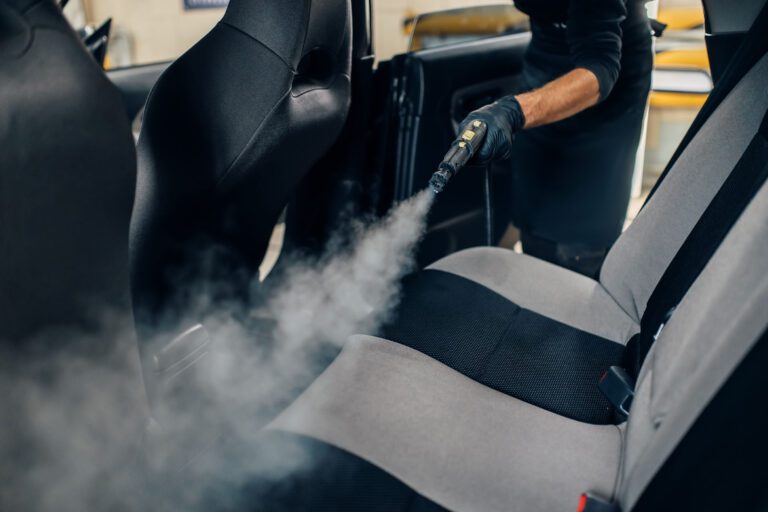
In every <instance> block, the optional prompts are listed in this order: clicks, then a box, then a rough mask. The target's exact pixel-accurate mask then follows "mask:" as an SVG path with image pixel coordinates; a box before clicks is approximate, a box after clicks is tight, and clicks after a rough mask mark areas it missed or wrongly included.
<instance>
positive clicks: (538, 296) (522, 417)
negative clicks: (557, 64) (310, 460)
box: [271, 9, 768, 511]
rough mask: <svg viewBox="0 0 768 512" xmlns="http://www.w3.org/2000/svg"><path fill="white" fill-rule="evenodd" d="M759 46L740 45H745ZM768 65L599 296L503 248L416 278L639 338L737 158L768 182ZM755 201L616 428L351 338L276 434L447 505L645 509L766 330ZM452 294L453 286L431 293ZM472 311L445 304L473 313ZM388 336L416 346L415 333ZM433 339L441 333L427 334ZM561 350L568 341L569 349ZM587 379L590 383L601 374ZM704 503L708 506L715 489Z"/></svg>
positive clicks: (581, 282) (712, 126) (708, 129)
mask: <svg viewBox="0 0 768 512" xmlns="http://www.w3.org/2000/svg"><path fill="white" fill-rule="evenodd" d="M767 13H768V9H764V10H763V12H762V14H761V16H760V18H759V20H758V21H757V22H756V24H755V26H754V27H753V29H752V36H755V34H758V35H759V36H762V35H763V34H764V30H765V28H764V25H765V23H766V22H767V21H768V14H767ZM761 39H763V42H762V44H764V43H765V42H764V38H762V37H759V38H757V40H761ZM755 40H756V37H751V41H752V44H754V41H755ZM743 51H754V47H752V48H746V50H745V48H744V47H742V52H743ZM765 53H766V48H764V47H763V49H762V50H761V51H760V53H759V54H758V55H756V56H755V61H756V63H755V64H754V65H753V66H752V67H751V69H750V70H749V71H748V73H746V74H745V76H744V77H743V78H742V79H741V80H740V81H739V83H738V84H737V85H736V86H735V87H734V88H733V90H732V91H730V93H729V94H728V95H727V96H726V98H725V99H724V100H723V102H722V104H720V105H719V106H718V107H717V108H716V109H715V110H714V111H713V113H712V115H711V116H710V118H709V119H708V120H707V121H706V122H705V123H704V124H703V126H702V127H701V129H700V130H699V131H698V133H697V134H696V136H695V137H694V138H693V139H692V141H691V143H690V144H689V146H688V147H687V148H686V149H685V151H683V153H682V154H681V156H680V158H679V159H678V161H677V163H676V164H675V166H674V167H673V168H672V170H671V172H670V173H669V174H668V175H667V177H666V179H665V180H664V182H663V183H662V184H661V185H660V186H659V188H658V190H657V192H656V194H654V196H653V198H652V199H651V201H650V202H649V204H648V206H647V207H646V208H645V209H644V210H643V212H641V214H640V216H639V217H638V219H637V220H636V222H635V223H634V224H633V225H632V226H631V227H630V229H629V230H628V231H627V232H626V233H625V234H624V235H623V236H622V238H621V239H620V240H619V242H618V243H617V244H616V246H615V247H614V248H613V250H612V251H611V254H609V257H608V260H607V261H606V265H605V267H604V269H603V272H602V274H601V279H600V282H599V283H598V282H594V281H589V280H585V279H586V278H582V277H580V276H579V277H577V276H575V275H571V274H570V273H567V271H562V270H560V269H557V268H556V267H553V266H549V265H548V264H546V263H543V262H538V261H535V260H533V259H530V258H526V257H524V256H517V255H513V254H511V253H509V252H506V251H503V250H501V249H475V250H470V251H464V252H462V253H459V254H456V255H454V256H451V257H449V258H446V259H445V260H443V261H442V262H438V263H437V264H436V265H434V266H433V267H432V270H429V271H428V272H442V273H446V274H453V275H454V276H459V277H461V278H462V279H465V280H467V281H474V282H475V283H480V285H482V286H484V287H486V288H488V289H489V290H492V291H493V292H495V293H496V295H497V296H501V297H504V298H506V299H508V300H509V301H510V302H511V301H516V302H519V303H520V304H521V305H522V307H523V308H527V309H528V310H529V311H533V312H535V313H536V314H537V315H538V316H540V317H544V318H549V319H550V320H551V321H552V322H556V323H557V324H558V325H559V326H563V325H564V326H566V327H570V328H571V329H573V330H583V331H584V332H587V333H588V334H591V335H596V334H599V335H600V336H606V338H604V339H608V340H611V341H613V342H615V343H617V344H619V345H621V344H623V343H625V342H626V341H627V340H628V339H629V338H627V337H625V336H626V334H627V333H628V332H629V333H631V332H632V331H633V330H634V331H635V332H637V331H638V330H639V328H640V325H639V324H640V323H641V318H642V316H643V313H644V311H645V310H646V307H647V305H648V303H649V300H650V299H651V296H652V294H653V291H654V289H655V288H656V286H657V284H658V283H659V281H660V280H661V279H662V276H663V275H664V273H665V272H666V269H667V268H668V267H669V265H670V264H671V262H672V261H673V260H674V258H675V255H676V254H677V253H678V252H679V251H680V249H681V247H683V245H684V244H685V241H686V240H687V239H689V238H690V237H691V236H692V235H691V233H692V232H693V231H694V230H695V227H696V225H697V224H698V223H699V221H700V218H701V217H702V215H703V214H704V212H705V210H706V209H707V208H708V205H710V204H711V203H712V204H714V203H713V200H715V202H717V200H716V199H715V198H716V196H717V195H718V193H719V192H720V191H721V190H724V188H723V184H724V183H726V181H727V179H728V177H729V175H730V174H731V172H732V171H733V170H734V169H735V168H737V166H738V165H739V162H740V161H741V165H746V164H744V160H747V163H748V164H749V165H750V169H751V170H752V171H753V173H754V176H758V175H759V174H760V173H763V174H764V173H765V170H766V169H765V165H766V156H765V155H766V154H768V140H767V139H766V137H767V135H768V121H766V120H765V118H766V110H768V92H767V91H766V90H765V88H764V84H765V83H766V79H767V78H768V56H766V55H765ZM748 148H749V149H748ZM750 155H751V156H750ZM757 188H758V187H757V186H753V187H752V189H751V191H750V193H749V194H747V195H746V196H745V197H747V198H749V197H751V196H752V195H754V194H756V195H754V199H752V200H751V201H749V200H747V201H745V204H746V203H748V206H747V207H746V209H745V210H744V213H743V214H741V215H736V217H738V221H737V222H736V223H735V225H734V226H733V228H732V229H727V228H726V229H725V231H727V232H728V234H727V236H725V238H724V240H723V242H722V243H721V244H718V245H719V247H717V249H716V251H715V252H714V255H713V256H712V257H711V258H709V257H708V254H706V251H705V254H704V257H705V258H706V261H705V264H704V265H702V267H703V268H702V270H701V272H696V273H695V274H694V278H693V279H692V281H693V282H692V284H691V286H690V287H686V289H685V290H683V291H682V292H681V293H682V297H681V300H680V301H679V304H677V308H676V310H675V312H674V314H673V315H672V316H671V318H669V319H668V321H667V325H666V326H665V327H664V329H663V330H660V331H659V332H658V339H657V341H656V343H655V344H654V345H653V346H652V347H651V348H650V352H649V354H648V357H647V359H645V360H644V361H643V364H642V366H641V368H640V371H639V376H638V377H639V380H638V383H637V396H636V397H635V402H634V405H633V407H632V410H631V413H630V416H629V421H628V422H627V423H623V424H621V425H601V424H592V425H590V424H587V423H585V422H583V421H574V420H573V419H568V417H567V416H569V415H568V414H553V413H552V412H550V411H547V410H545V409H547V407H546V406H542V407H536V406H534V405H531V403H534V401H533V400H521V399H519V398H518V397H516V395H513V396H509V394H505V393H499V392H497V391H494V390H493V389H492V387H493V386H490V385H482V379H470V378H467V377H466V376H465V375H462V373H465V374H466V373H469V371H462V372H458V371H456V370H455V369H453V368H450V367H448V366H446V365H444V364H441V363H440V362H439V360H436V359H434V358H431V357H428V356H427V355H425V354H424V353H422V352H419V351H417V350H413V349H412V348H409V347H407V346H404V345H402V344H399V343H393V342H392V341H388V340H385V339H381V338H373V337H366V336H362V337H356V338H353V339H352V340H351V341H350V342H349V344H348V346H347V347H346V348H345V350H344V351H343V352H342V354H341V356H339V358H338V359H337V360H336V361H335V362H334V363H333V365H332V366H331V367H330V368H329V369H328V370H327V371H326V372H325V373H324V374H323V375H322V376H321V377H320V378H319V379H318V380H317V381H316V382H315V383H314V384H313V386H312V387H310V388H309V389H308V390H307V391H306V392H305V393H304V395H302V397H300V398H299V399H298V400H297V401H296V402H295V403H294V404H293V405H292V406H291V407H290V408H289V409H288V410H287V411H286V412H285V413H284V414H283V415H282V416H281V417H280V418H278V419H277V420H276V421H275V422H274V423H273V425H272V426H271V428H272V429H274V430H277V431H283V432H292V433H295V434H299V435H303V436H307V437H310V438H312V439H316V440H320V441H323V442H325V443H327V444H329V445H332V446H335V447H338V448H341V449H342V450H345V451H346V452H349V453H351V454H354V455H356V456H357V457H359V458H360V459H361V460H365V461H368V462H370V463H373V464H374V465H376V466H378V467H379V468H382V469H383V470H384V471H386V472H388V473H390V474H391V475H394V476H395V477H396V478H398V479H399V480H401V481H402V482H404V483H405V484H407V485H408V486H410V487H411V488H413V489H415V490H417V491H418V492H419V493H420V494H422V495H424V496H426V497H428V498H430V499H432V500H434V501H435V502H437V503H439V504H441V505H443V506H445V507H447V508H450V509H458V510H526V511H528V510H547V511H551V510H573V509H574V508H575V507H576V503H577V500H578V495H579V493H581V492H586V491H591V492H595V493H597V494H601V495H603V496H604V497H606V498H608V499H609V500H614V501H616V502H617V503H618V504H620V505H621V507H622V509H624V510H630V509H632V508H633V507H634V506H635V505H636V504H638V506H645V507H648V505H647V504H645V505H644V504H643V503H644V502H643V501H642V500H643V495H644V491H645V490H646V488H648V489H649V490H652V489H653V481H654V477H655V475H657V473H658V474H662V475H663V468H664V467H665V466H664V465H665V461H666V460H667V458H669V457H670V455H671V454H672V456H674V455H675V454H674V450H675V447H676V446H677V445H678V444H680V443H681V440H682V439H683V438H684V436H685V435H686V432H688V431H689V429H691V427H692V426H694V427H695V425H696V421H697V418H698V417H699V416H700V415H702V413H703V412H704V411H705V408H706V407H707V404H708V403H710V402H711V401H712V400H713V397H716V395H717V393H718V390H719V389H721V388H723V387H724V386H725V384H726V383H727V382H728V381H729V378H731V376H732V374H733V372H734V370H735V369H736V368H737V367H738V366H739V364H740V363H742V362H747V361H748V358H747V359H745V358H746V357H747V354H754V353H755V352H754V351H759V348H760V345H757V343H758V340H760V339H761V337H763V336H764V333H765V331H766V329H768V309H767V308H768V260H766V259H765V257H764V255H765V253H766V250H768V245H766V244H768V184H765V183H763V184H762V185H760V186H759V191H757ZM737 211H738V210H737ZM710 214H711V212H710ZM694 263H695V264H698V262H694ZM542 283H543V284H542ZM431 284H435V282H434V281H433V282H432V283H431ZM438 284H439V283H438ZM542 291H543V292H544V293H542ZM450 292H451V290H450V289H449V287H448V286H446V287H444V289H442V290H441V293H443V294H445V293H448V294H450ZM406 294H407V292H406ZM551 297H556V299H555V300H554V302H555V304H552V303H549V302H548V301H547V299H548V298H551ZM406 298H407V297H406ZM433 298H435V300H439V297H436V296H433ZM476 299H477V297H476V296H463V297H459V298H453V299H452V300H457V301H461V300H464V301H466V302H469V303H474V302H476ZM611 303H613V304H612V305H611ZM422 306H423V307H422V309H421V310H418V311H416V312H414V315H420V316H421V317H422V319H421V321H422V322H424V326H423V331H422V332H424V331H429V330H430V329H434V330H438V329H437V327H438V326H435V325H434V324H431V323H430V322H431V321H434V320H435V316H434V315H432V316H431V317H430V315H429V311H428V309H429V304H426V305H422ZM481 313H482V312H479V314H481ZM442 314H443V318H444V319H446V320H448V321H452V322H453V324H452V326H451V328H452V329H454V330H457V329H461V328H462V326H461V325H460V323H461V322H457V321H456V320H450V319H451V318H455V317H457V316H458V315H460V314H461V309H454V310H452V311H449V312H447V313H446V312H443V313H442ZM499 316H503V315H499ZM425 317H429V318H426V319H425ZM459 318H460V319H461V321H466V322H471V321H472V319H471V318H469V317H466V316H465V317H461V316H459ZM485 318H486V319H487V318H488V317H485ZM482 320H483V319H482V318H481V320H480V321H478V322H476V324H480V323H482ZM490 320H491V321H493V320H494V319H493V318H491V319H490ZM537 321H539V320H537ZM508 325H509V324H508ZM551 327H552V324H551V325H550V326H549V327H547V328H545V329H541V330H539V332H537V333H536V334H537V335H538V336H541V337H538V338H535V337H534V339H533V342H532V343H531V344H529V345H526V348H528V349H530V351H529V352H518V353H514V352H510V353H509V354H508V355H509V357H511V358H515V357H517V358H518V359H521V360H522V361H521V362H519V363H518V368H520V369H521V370H524V369H525V368H526V367H530V366H533V367H534V368H535V367H536V365H540V364H543V365H544V366H546V365H550V366H551V364H550V363H551V362H550V361H548V360H547V359H548V357H549V356H550V354H551V353H554V352H555V351H556V350H557V348H558V343H559V340H557V339H555V340H551V339H547V338H546V337H544V336H546V334H548V333H551V332H553V330H552V328H551ZM400 332H401V333H406V334H407V333H408V332H410V333H415V334H416V335H422V334H420V333H419V330H418V329H417V328H411V329H410V331H408V330H406V329H401V330H400ZM445 332H447V329H443V330H442V331H440V333H441V334H442V333H445ZM485 334H486V333H483V332H482V331H478V330H474V331H473V330H472V329H467V330H466V333H465V336H466V339H465V343H466V345H467V346H468V347H470V350H471V349H474V346H475V345H476V343H475V342H477V343H482V342H483V339H482V337H483V336H484V335H485ZM517 334H518V335H517V336H511V337H510V343H511V344H514V343H516V342H519V339H520V338H521V337H524V336H525V335H526V332H525V330H524V329H521V330H520V331H518V333H517ZM654 334H655V333H654ZM454 341H455V340H454ZM534 342H539V343H549V344H550V345H551V346H552V352H550V353H537V352H536V347H535V343H534ZM569 343H570V342H569V341H568V340H567V339H566V342H565V343H564V344H565V345H566V350H568V347H567V345H568V344H569ZM571 345H573V343H571ZM577 348H578V347H577ZM494 349H498V347H495V348H494ZM758 353H759V352H758ZM749 357H753V355H750V356H749ZM438 359H439V358H438ZM542 360H544V361H543V362H542ZM603 362H604V361H603ZM568 364H569V363H568V360H567V358H559V359H557V366H556V368H554V369H553V370H552V371H551V372H550V373H549V374H545V375H543V377H542V374H541V373H536V371H533V372H530V371H529V375H527V376H525V381H524V382H523V387H527V388H528V389H530V388H534V387H536V386H540V387H541V388H542V389H543V390H544V391H542V392H541V395H540V396H545V397H546V396H548V395H552V394H556V393H553V392H552V391H553V388H552V387H551V386H550V383H549V382H548V381H547V378H549V377H553V376H554V378H557V375H558V372H562V371H563V370H564V371H565V372H568V371H570V369H569V368H568ZM504 377H505V378H508V379H515V378H517V376H516V375H511V376H510V375H505V376H504ZM536 377H538V380H537V379H536ZM592 378H593V381H592V382H593V384H592V386H593V387H596V382H597V375H594V376H592ZM478 381H479V382H478ZM759 392H760V391H759V390H758V389H755V390H754V391H753V392H752V394H751V397H749V398H751V400H756V399H757V397H758V396H759ZM557 398H558V397H555V399H557ZM745 402H746V403H749V400H745ZM730 412H731V413H732V414H734V415H736V416H737V417H739V418H742V419H743V421H749V418H750V416H755V417H756V418H757V419H760V418H762V420H764V419H765V415H764V414H750V412H749V411H744V410H741V409H740V410H737V411H730ZM564 416H566V417H564ZM592 423H599V422H592ZM758 424H760V425H762V424H764V422H763V423H758ZM691 430H692V429H691ZM729 434H730V433H724V434H721V433H717V432H712V433H710V436H709V438H708V441H709V442H710V443H717V442H718V441H719V440H718V437H717V436H718V435H729ZM749 441H751V442H752V444H754V443H759V442H760V440H759V439H749ZM737 462H738V461H734V464H733V465H731V466H728V467H723V466H721V467H714V468H712V469H713V474H715V475H717V474H720V475H722V474H723V473H724V472H730V473H733V472H738V475H739V477H740V478H742V479H743V480H744V481H750V479H754V478H759V473H756V472H755V470H754V469H755V468H754V467H752V466H748V465H739V464H738V463H737ZM660 469H661V470H662V471H660ZM729 481H733V478H731V479H730V480H729ZM649 485H651V487H649ZM669 490H670V489H669V488H668V487H667V491H669ZM708 490H709V491H710V492H711V493H713V494H714V493H715V492H720V494H721V496H722V495H723V493H724V492H725V494H726V495H727V491H728V489H708ZM750 498H754V496H750ZM739 499H741V500H742V502H743V501H744V497H743V496H741V497H739V496H735V497H734V500H735V501H734V502H735V503H736V502H739V501H738V500H739ZM713 502H714V501H713ZM657 503H658V502H657ZM647 509H650V508H647ZM684 509H685V508H684Z"/></svg>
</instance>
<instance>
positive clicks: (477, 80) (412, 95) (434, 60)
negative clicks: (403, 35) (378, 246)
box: [392, 33, 530, 265]
mask: <svg viewBox="0 0 768 512" xmlns="http://www.w3.org/2000/svg"><path fill="white" fill-rule="evenodd" d="M529 41H530V35H529V34H527V33H524V34H514V35H507V36H499V37H493V38H488V39H482V40H478V41H473V42H470V43H461V44H454V45H450V46H445V47H438V48H431V49H426V50H421V51H417V52H413V53H410V54H407V55H401V56H398V57H396V58H395V59H393V62H392V89H393V91H394V97H395V98H396V118H397V122H396V126H397V128H396V132H397V134H396V140H395V141H394V142H395V147H396V158H395V169H394V183H393V184H392V186H393V194H392V196H393V197H392V199H393V200H394V201H395V202H397V201H401V200H403V199H406V198H408V197H411V196H412V195H414V194H416V193H418V192H419V191H420V190H422V189H423V188H424V187H425V186H426V185H427V183H428V181H429V178H430V176H431V175H432V173H433V172H434V171H435V170H436V168H437V165H438V164H439V163H440V161H441V159H442V157H443V156H444V154H445V152H446V150H447V149H448V147H449V145H450V144H451V142H452V141H453V139H454V138H455V136H456V131H457V129H458V124H459V122H460V121H461V120H462V119H463V118H464V117H465V116H466V114H468V113H469V112H471V111H472V110H474V109H476V108H479V107H481V106H483V105H486V104H488V103H491V102H493V101H494V100H496V99H498V98H499V97H501V96H504V95H507V94H511V93H515V92H519V91H520V90H522V89H523V87H524V86H523V81H522V76H521V71H522V61H523V56H524V53H525V50H526V48H527V46H528V42H529ZM499 171H500V170H499V169H495V170H494V171H493V172H492V180H491V181H492V182H493V185H495V186H494V187H493V189H494V190H495V195H496V196H498V197H499V199H500V200H501V202H502V203H503V196H504V189H505V187H506V186H507V185H506V184H504V183H503V181H506V180H507V179H508V176H506V175H505V173H503V172H499ZM485 187H486V183H485V172H484V170H483V169H482V168H473V167H470V168H468V169H466V170H465V171H464V172H462V173H460V174H459V175H457V176H456V178H454V180H453V181H452V182H451V183H450V184H449V186H448V187H447V188H446V190H445V191H444V192H443V193H442V194H441V195H440V196H439V198H438V200H437V201H436V203H435V205H434V207H433V210H432V212H431V214H430V219H429V227H428V232H427V235H426V237H425V239H424V242H423V244H422V246H421V249H420V253H419V263H420V264H422V265H424V264H427V263H429V262H431V261H434V260H435V259H437V258H439V257H442V256H444V255H447V254H450V253H451V252H454V251H456V250H459V249H462V248H466V247H471V246H476V245H482V244H484V243H486V241H487V237H486V227H485V225H486V216H487V212H486V204H485V192H484V191H485ZM496 202H497V203H499V201H496ZM498 206H502V207H503V206H504V205H503V204H500V205H498ZM504 211H505V210H504V208H497V217H498V220H497V222H496V224H497V228H498V227H501V224H503V223H505V222H506V220H503V219H502V218H503V216H504ZM496 231H498V229H497V230H496Z"/></svg>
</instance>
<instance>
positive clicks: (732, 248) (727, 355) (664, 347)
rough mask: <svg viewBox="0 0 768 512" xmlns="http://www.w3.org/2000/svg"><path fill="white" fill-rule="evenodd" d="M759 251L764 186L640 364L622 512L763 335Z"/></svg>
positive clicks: (765, 245)
mask: <svg viewBox="0 0 768 512" xmlns="http://www.w3.org/2000/svg"><path fill="white" fill-rule="evenodd" d="M766 254H768V183H767V184H765V185H763V187H762V189H761V190H760V191H759V192H758V195H757V196H756V197H755V199H754V200H753V201H752V203H751V204H750V206H749V207H748V208H747V210H746V211H745V212H744V214H743V215H742V217H741V218H740V219H739V221H738V222H737V223H736V225H735V226H734V228H733V229H732V231H731V232H730V233H729V235H728V237H727V238H726V239H725V241H724V242H723V244H722V245H721V246H720V248H719V249H718V251H717V252H716V253H715V255H714V256H713V257H712V259H711V260H710V262H709V263H708V265H707V267H706V268H705V269H704V271H703V272H702V274H701V275H700V277H699V279H698V280H697V281H696V282H695V283H694V285H693V286H692V287H691V289H690V290H689V291H688V293H687V295H686V296H685V298H684V300H683V301H682V302H681V303H680V305H679V306H678V308H677V310H676V312H675V314H674V315H673V316H672V318H671V320H670V322H669V324H668V325H667V326H666V327H665V328H664V330H663V331H662V333H661V335H660V336H659V339H658V341H657V342H656V343H655V345H654V346H653V348H652V350H651V352H650V354H649V356H648V358H647V359H646V361H645V364H644V365H643V368H642V371H641V373H640V377H639V380H638V384H637V389H636V393H637V394H636V396H635V400H634V402H633V405H632V412H631V414H630V418H629V422H628V425H627V435H626V444H625V453H624V464H623V474H622V484H621V487H620V494H619V498H620V501H621V502H622V505H623V507H624V510H630V508H631V506H632V505H634V503H635V502H636V501H637V499H638V498H639V496H640V495H641V493H642V491H643V490H644V489H645V487H646V486H647V485H648V483H649V482H650V481H651V479H652V478H653V476H654V474H655V473H656V472H657V470H658V469H659V468H660V467H661V466H662V464H663V463H664V462H665V460H666V459H667V457H668V456H669V455H670V453H671V452H672V450H673V449H674V448H675V447H676V446H677V444H678V443H679V442H680V440H681V439H682V438H683V436H684V435H685V434H686V432H687V431H688V429H689V428H690V427H691V425H692V424H693V423H694V422H695V421H696V419H697V418H698V416H699V415H700V414H701V412H702V411H703V410H704V408H705V407H706V405H707V404H708V403H709V402H710V400H711V399H712V397H713V396H714V395H715V394H716V393H717V391H718V390H719V388H720V387H721V386H722V385H723V384H724V382H725V381H726V380H727V379H728V377H729V376H730V375H731V373H732V372H733V371H734V369H735V368H736V366H737V365H738V364H739V363H740V361H741V360H742V359H743V358H744V357H745V355H746V354H747V353H748V352H749V351H750V349H751V348H752V347H753V345H754V344H755V343H756V341H757V340H758V339H759V338H760V336H761V335H762V334H763V333H764V332H765V330H766V326H767V325H768V258H766V256H765V255H766ZM762 392H763V390H755V393H758V394H761V393H762ZM755 399H756V403H762V402H760V400H759V399H758V398H757V397H756V398H755ZM760 406H762V405H760ZM713 442H716V440H715V439H713Z"/></svg>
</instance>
